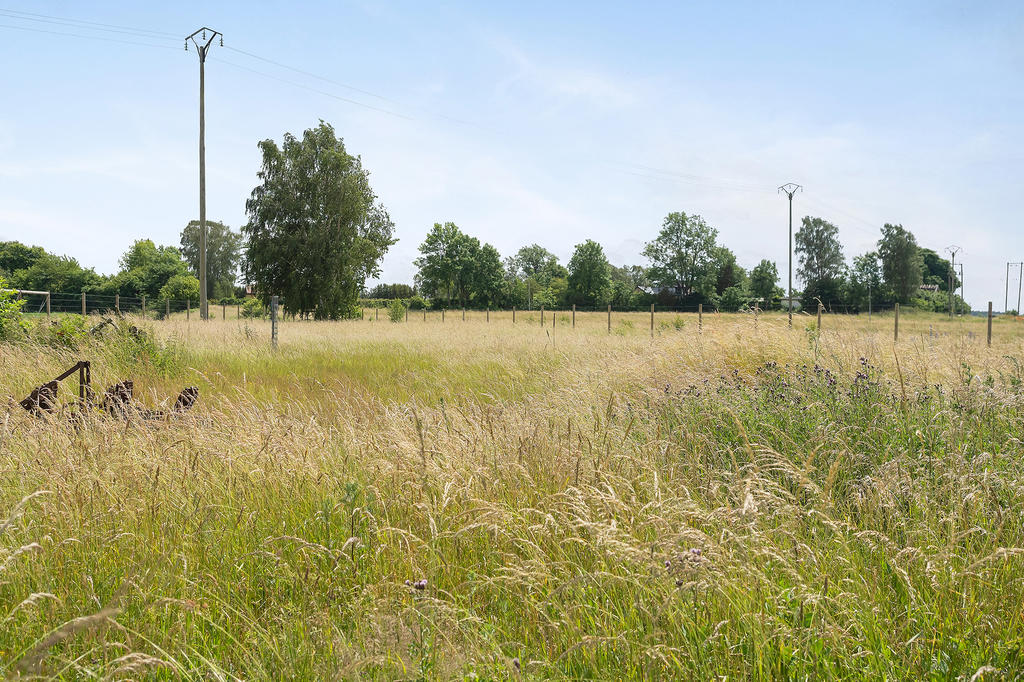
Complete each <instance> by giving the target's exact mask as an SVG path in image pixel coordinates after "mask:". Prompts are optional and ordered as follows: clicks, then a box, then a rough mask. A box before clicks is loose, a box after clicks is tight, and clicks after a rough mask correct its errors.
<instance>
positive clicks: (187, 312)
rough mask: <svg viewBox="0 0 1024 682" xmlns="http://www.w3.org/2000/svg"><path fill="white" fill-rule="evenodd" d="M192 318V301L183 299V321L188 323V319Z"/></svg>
mask: <svg viewBox="0 0 1024 682" xmlns="http://www.w3.org/2000/svg"><path fill="white" fill-rule="evenodd" d="M190 317H192V299H189V298H186V299H185V321H186V322H188V320H189V318H190Z"/></svg>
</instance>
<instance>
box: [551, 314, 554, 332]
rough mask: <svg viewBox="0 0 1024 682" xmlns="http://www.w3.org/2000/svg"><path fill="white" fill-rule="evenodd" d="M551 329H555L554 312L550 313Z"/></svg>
mask: <svg viewBox="0 0 1024 682" xmlns="http://www.w3.org/2000/svg"><path fill="white" fill-rule="evenodd" d="M551 328H552V329H554V328H555V311H554V310H552V311H551Z"/></svg>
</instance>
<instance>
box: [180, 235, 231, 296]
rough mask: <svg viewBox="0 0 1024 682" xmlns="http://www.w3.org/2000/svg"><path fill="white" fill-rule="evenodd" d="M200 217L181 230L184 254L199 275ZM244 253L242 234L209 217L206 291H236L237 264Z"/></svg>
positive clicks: (212, 293) (227, 293)
mask: <svg viewBox="0 0 1024 682" xmlns="http://www.w3.org/2000/svg"><path fill="white" fill-rule="evenodd" d="M199 241H200V230H199V221H198V220H193V221H191V222H189V224H188V225H186V226H185V229H184V230H182V231H181V255H182V256H183V257H184V258H185V261H186V262H187V263H188V265H189V269H191V271H192V274H193V275H195V276H196V277H198V276H199ZM241 257H242V235H240V234H239V233H237V232H234V231H233V230H232V229H231V228H230V227H228V226H227V225H225V224H223V223H219V222H216V221H213V220H207V221H206V295H207V297H208V298H223V297H225V296H231V295H232V293H234V286H235V280H237V279H238V266H239V262H240V260H241Z"/></svg>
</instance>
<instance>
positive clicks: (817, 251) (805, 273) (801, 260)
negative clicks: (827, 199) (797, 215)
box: [793, 216, 846, 308]
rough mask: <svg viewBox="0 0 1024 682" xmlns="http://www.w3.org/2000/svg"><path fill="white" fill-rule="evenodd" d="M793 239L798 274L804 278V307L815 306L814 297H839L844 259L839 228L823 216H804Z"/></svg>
mask: <svg viewBox="0 0 1024 682" xmlns="http://www.w3.org/2000/svg"><path fill="white" fill-rule="evenodd" d="M793 240H794V248H793V250H794V251H795V252H796V254H797V258H798V265H797V276H798V277H799V278H800V279H801V280H803V282H804V291H803V305H804V307H806V308H814V307H815V306H816V305H817V303H816V301H817V300H820V301H821V302H822V303H824V304H826V305H827V304H831V303H833V302H839V301H840V300H842V295H843V292H842V288H843V281H844V278H845V274H846V261H845V259H844V258H843V247H842V245H841V244H840V243H839V228H838V227H836V226H835V225H833V224H832V223H830V222H829V221H827V220H824V219H822V218H813V217H811V216H805V217H804V219H803V220H802V221H801V225H800V229H799V230H797V233H796V234H795V235H793Z"/></svg>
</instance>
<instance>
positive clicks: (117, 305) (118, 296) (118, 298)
mask: <svg viewBox="0 0 1024 682" xmlns="http://www.w3.org/2000/svg"><path fill="white" fill-rule="evenodd" d="M114 312H115V313H117V314H118V315H120V314H121V294H114Z"/></svg>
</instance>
